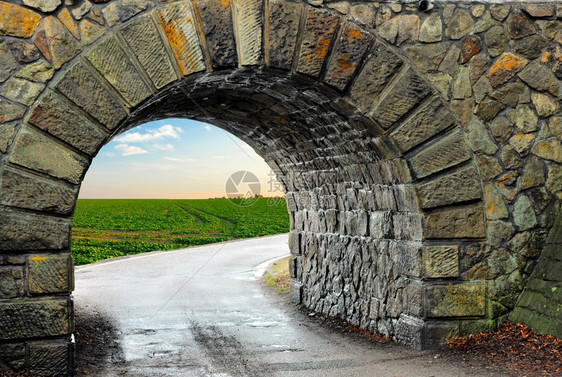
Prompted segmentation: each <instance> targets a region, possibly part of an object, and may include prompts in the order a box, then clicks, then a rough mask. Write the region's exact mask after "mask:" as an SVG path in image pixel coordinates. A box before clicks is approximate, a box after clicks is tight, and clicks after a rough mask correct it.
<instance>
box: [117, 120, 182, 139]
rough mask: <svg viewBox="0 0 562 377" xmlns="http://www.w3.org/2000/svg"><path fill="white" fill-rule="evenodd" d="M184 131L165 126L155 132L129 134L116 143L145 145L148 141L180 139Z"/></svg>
mask: <svg viewBox="0 0 562 377" xmlns="http://www.w3.org/2000/svg"><path fill="white" fill-rule="evenodd" d="M182 132H183V131H182V130H181V128H179V127H174V126H172V125H171V124H165V125H163V126H161V127H158V128H157V129H155V130H148V131H147V132H145V133H142V132H128V133H126V134H124V135H121V136H118V137H116V138H115V139H114V141H116V142H118V143H145V142H147V141H156V140H161V139H168V138H172V139H179V138H180V135H179V134H180V133H182Z"/></svg>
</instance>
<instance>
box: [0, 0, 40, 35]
mask: <svg viewBox="0 0 562 377" xmlns="http://www.w3.org/2000/svg"><path fill="white" fill-rule="evenodd" d="M0 14H1V15H2V18H0V35H9V36H12V37H20V38H29V37H31V36H32V35H33V32H34V31H35V29H36V28H37V25H39V22H40V21H41V16H40V15H39V14H38V13H36V12H33V11H32V10H29V9H26V8H24V7H21V6H19V5H16V4H10V3H7V2H4V1H0Z"/></svg>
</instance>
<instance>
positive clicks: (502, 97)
mask: <svg viewBox="0 0 562 377" xmlns="http://www.w3.org/2000/svg"><path fill="white" fill-rule="evenodd" d="M526 90H528V88H527V87H526V86H525V84H523V83H522V82H521V81H515V82H510V83H507V84H505V85H502V86H500V87H499V88H498V89H496V90H494V91H493V92H491V93H490V97H491V98H493V99H495V100H496V101H499V102H501V103H502V104H504V105H506V106H509V107H516V106H517V104H518V103H519V102H523V100H522V99H523V97H524V96H525V92H526Z"/></svg>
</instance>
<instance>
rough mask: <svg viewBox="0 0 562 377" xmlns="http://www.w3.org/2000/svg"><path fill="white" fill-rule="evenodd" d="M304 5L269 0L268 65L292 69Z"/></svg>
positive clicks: (281, 0)
mask: <svg viewBox="0 0 562 377" xmlns="http://www.w3.org/2000/svg"><path fill="white" fill-rule="evenodd" d="M302 10H303V6H302V4H298V3H289V2H286V1H284V0H271V1H269V20H268V21H269V28H268V31H269V33H268V34H267V35H268V36H267V42H268V48H269V51H268V65H269V66H271V67H276V68H281V69H290V68H291V64H292V62H293V56H294V54H295V48H296V45H297V38H298V33H299V24H300V19H301V14H302Z"/></svg>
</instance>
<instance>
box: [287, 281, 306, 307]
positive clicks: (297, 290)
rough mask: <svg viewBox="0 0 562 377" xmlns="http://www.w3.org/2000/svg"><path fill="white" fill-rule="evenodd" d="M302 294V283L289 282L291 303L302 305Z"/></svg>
mask: <svg viewBox="0 0 562 377" xmlns="http://www.w3.org/2000/svg"><path fill="white" fill-rule="evenodd" d="M302 294H303V285H302V283H300V282H298V281H295V280H291V289H290V294H289V295H290V297H291V302H292V303H295V304H301V303H302Z"/></svg>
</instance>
